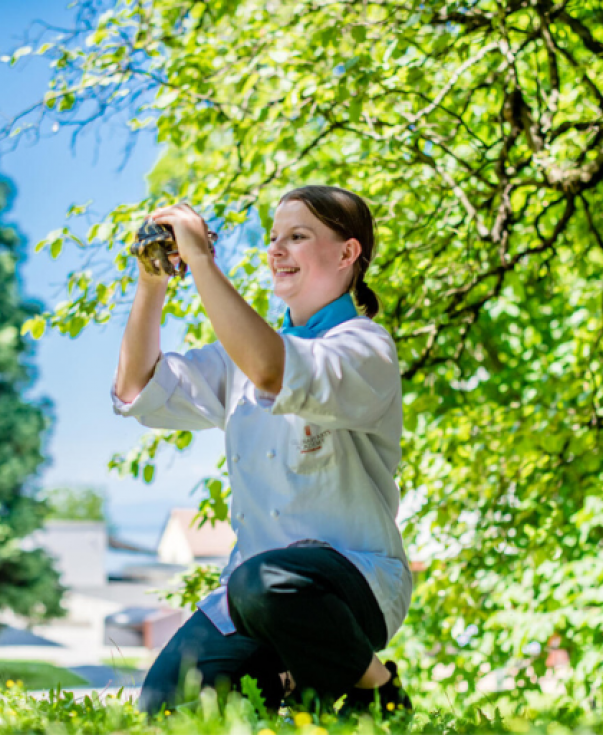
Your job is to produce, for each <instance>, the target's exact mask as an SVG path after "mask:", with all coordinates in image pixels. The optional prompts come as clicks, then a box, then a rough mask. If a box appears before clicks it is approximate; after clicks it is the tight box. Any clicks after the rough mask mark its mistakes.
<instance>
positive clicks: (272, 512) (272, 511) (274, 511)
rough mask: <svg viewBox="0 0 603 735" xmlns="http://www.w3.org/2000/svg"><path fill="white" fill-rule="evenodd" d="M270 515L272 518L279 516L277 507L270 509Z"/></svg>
mask: <svg viewBox="0 0 603 735" xmlns="http://www.w3.org/2000/svg"><path fill="white" fill-rule="evenodd" d="M270 515H271V516H272V517H273V518H278V517H279V516H280V513H279V512H278V509H277V508H273V509H272V510H271V511H270Z"/></svg>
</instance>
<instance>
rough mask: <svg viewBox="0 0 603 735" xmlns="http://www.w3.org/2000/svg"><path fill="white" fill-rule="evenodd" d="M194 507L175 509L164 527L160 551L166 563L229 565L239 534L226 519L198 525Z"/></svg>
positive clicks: (160, 555)
mask: <svg viewBox="0 0 603 735" xmlns="http://www.w3.org/2000/svg"><path fill="white" fill-rule="evenodd" d="M196 515H197V511H196V510H195V509H194V508H174V509H173V510H172V511H171V513H170V515H169V518H168V520H167V522H166V524H165V526H164V528H163V532H162V534H161V539H160V541H159V547H158V549H157V553H158V556H159V560H160V561H161V562H163V563H164V564H182V565H186V566H187V565H189V564H192V563H193V562H198V563H208V564H216V565H218V566H221V565H222V566H223V565H224V564H226V562H227V560H228V557H229V556H230V552H231V550H232V547H233V546H234V542H235V538H236V537H235V534H234V532H233V530H232V528H231V527H230V524H229V523H227V522H226V521H216V523H215V525H214V526H212V525H211V523H209V521H208V522H207V523H205V525H204V526H203V527H202V528H197V523H196V522H195V521H194V519H195V516H196Z"/></svg>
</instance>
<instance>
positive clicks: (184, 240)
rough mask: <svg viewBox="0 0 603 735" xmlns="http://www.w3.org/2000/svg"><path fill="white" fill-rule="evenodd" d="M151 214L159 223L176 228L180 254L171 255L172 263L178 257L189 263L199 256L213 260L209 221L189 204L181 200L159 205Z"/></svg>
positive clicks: (177, 245) (175, 232)
mask: <svg viewBox="0 0 603 735" xmlns="http://www.w3.org/2000/svg"><path fill="white" fill-rule="evenodd" d="M149 216H150V217H151V219H152V220H153V221H154V222H157V224H160V225H171V226H172V228H173V230H174V236H175V238H176V247H177V248H178V255H177V256H174V255H170V256H169V258H170V261H171V262H172V263H177V261H178V257H180V258H182V260H183V261H184V262H185V263H186V264H187V265H190V262H191V260H194V259H195V258H196V257H198V256H207V257H208V258H209V259H210V260H212V254H211V249H210V244H209V228H208V226H207V222H206V221H205V220H204V219H203V217H201V216H200V215H198V214H197V212H195V210H194V209H193V208H192V207H191V206H190V205H189V204H186V203H185V202H179V203H178V204H174V205H172V206H171V207H159V208H157V209H155V210H154V211H153V212H151V214H150V215H149Z"/></svg>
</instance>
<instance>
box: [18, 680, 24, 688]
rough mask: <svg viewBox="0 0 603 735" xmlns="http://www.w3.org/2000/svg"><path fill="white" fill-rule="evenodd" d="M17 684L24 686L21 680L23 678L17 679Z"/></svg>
mask: <svg viewBox="0 0 603 735" xmlns="http://www.w3.org/2000/svg"><path fill="white" fill-rule="evenodd" d="M17 686H18V687H22V686H23V682H22V681H21V679H17Z"/></svg>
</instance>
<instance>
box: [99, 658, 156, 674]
mask: <svg viewBox="0 0 603 735" xmlns="http://www.w3.org/2000/svg"><path fill="white" fill-rule="evenodd" d="M101 663H102V664H103V665H104V666H110V667H111V668H112V669H115V670H116V671H139V670H140V669H143V668H146V667H145V666H143V665H142V659H140V658H128V657H125V656H120V657H119V658H117V657H115V658H103V659H101Z"/></svg>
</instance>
